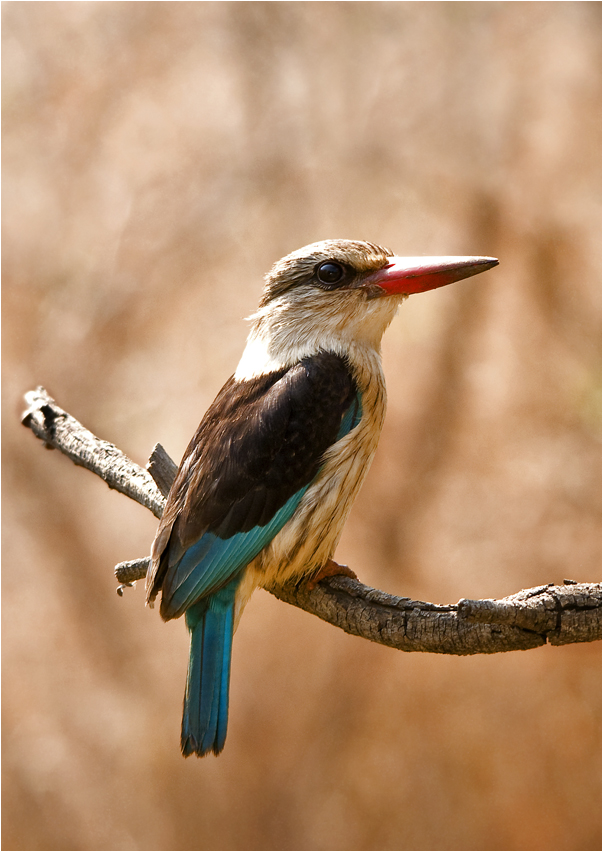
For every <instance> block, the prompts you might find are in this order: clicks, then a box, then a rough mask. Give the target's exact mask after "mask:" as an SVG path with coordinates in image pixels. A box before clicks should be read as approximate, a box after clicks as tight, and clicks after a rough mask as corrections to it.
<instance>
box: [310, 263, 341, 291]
mask: <svg viewBox="0 0 603 852" xmlns="http://www.w3.org/2000/svg"><path fill="white" fill-rule="evenodd" d="M343 275H344V270H343V267H342V266H340V265H339V264H338V263H334V262H333V261H332V260H327V261H326V263H321V264H320V266H319V267H318V269H317V270H316V276H317V278H318V280H319V281H320V282H321V284H327V285H330V286H333V284H338V283H339V282H340V281H341V279H342V278H343Z"/></svg>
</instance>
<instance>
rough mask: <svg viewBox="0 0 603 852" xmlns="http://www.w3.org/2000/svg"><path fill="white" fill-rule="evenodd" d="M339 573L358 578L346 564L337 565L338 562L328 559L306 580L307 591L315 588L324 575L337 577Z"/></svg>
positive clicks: (353, 578)
mask: <svg viewBox="0 0 603 852" xmlns="http://www.w3.org/2000/svg"><path fill="white" fill-rule="evenodd" d="M341 575H343V576H344V577H350V578H351V579H352V580H357V579H358V576H357V575H356V574H355V573H354V572H353V571H352V569H351V568H348V566H347V565H339V563H338V562H335V561H334V560H333V559H328V560H327V561H326V562H325V564H324V565H323V566H322V568H319V570H318V572H317V573H316V574H315V575H314V576H313V577H312V578H311V579H310V580H308V582H307V583H306V588H307V589H308V591H309V592H311V591H312V589H314V588H316V586H317V585H318V583H320V581H321V580H324V579H325V577H337V576H341Z"/></svg>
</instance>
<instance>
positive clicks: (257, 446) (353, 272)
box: [147, 240, 498, 757]
mask: <svg viewBox="0 0 603 852" xmlns="http://www.w3.org/2000/svg"><path fill="white" fill-rule="evenodd" d="M497 263H498V261H497V260H496V259H495V258H492V257H396V256H394V255H393V253H392V252H391V251H389V249H386V248H383V247H382V246H378V245H374V244H372V243H368V242H362V241H355V240H325V241H324V242H319V243H313V244H312V245H309V246H305V248H302V249H299V250H298V251H294V252H292V253H291V254H289V255H287V256H286V257H284V258H282V259H281V260H279V261H278V262H277V263H276V264H275V265H274V266H273V268H272V270H271V271H270V272H269V273H268V275H267V276H266V283H265V287H264V291H263V294H262V298H261V301H260V305H259V309H258V311H257V312H256V313H255V314H254V315H253V316H252V317H251V321H252V326H251V332H250V334H249V337H248V340H247V346H246V347H245V351H244V352H243V356H242V358H241V361H240V362H239V365H238V367H237V369H236V372H235V374H234V375H233V376H232V377H231V378H230V379H228V381H227V382H226V384H225V385H224V387H223V388H222V390H221V391H220V392H219V394H218V395H217V397H216V399H215V400H214V402H213V403H212V405H211V406H210V407H209V409H208V411H207V413H206V414H205V416H204V418H203V420H202V421H201V424H200V426H199V428H198V429H197V432H196V433H195V435H194V437H193V439H192V441H191V442H190V444H189V445H188V448H187V450H186V452H185V454H184V457H183V459H182V462H181V463H180V467H179V468H178V473H177V475H176V478H175V480H174V483H173V485H172V488H171V490H170V493H169V496H168V498H167V502H166V505H165V510H164V513H163V517H162V519H161V522H160V524H159V529H158V530H157V535H156V536H155V540H154V542H153V546H152V552H151V565H150V567H149V571H148V575H147V601H148V603H149V604H150V605H152V604H153V601H154V600H155V598H156V596H157V594H158V593H159V592H160V591H161V606H160V613H161V616H162V618H163V619H165V620H166V621H167V620H168V619H171V618H179V617H180V616H181V615H185V620H186V625H187V627H188V629H189V632H190V660H189V666H188V676H187V682H186V692H185V696H184V713H183V719H182V738H181V746H182V753H183V754H184V756H185V757H186V756H188V755H189V754H193V753H195V754H197V755H198V756H202V755H204V754H207V753H208V752H210V751H213V752H214V753H215V754H219V753H220V751H222V749H223V747H224V741H225V739H226V728H227V723H228V691H229V680H230V660H231V648H232V638H233V633H234V631H235V630H236V627H237V624H238V621H239V618H240V616H241V613H242V611H243V608H244V606H245V604H246V603H247V601H248V600H249V598H250V596H251V594H252V592H253V591H254V589H255V588H256V587H258V586H263V587H272V586H275V585H281V584H283V583H287V582H291V581H293V582H300V581H313V582H317V581H318V580H319V579H320V578H321V577H323V576H327V575H329V574H336V573H342V571H344V569H343V568H342V567H341V566H338V565H337V564H336V563H335V562H333V561H332V556H333V553H334V550H335V547H336V545H337V542H338V540H339V537H340V535H341V531H342V527H343V524H344V522H345V519H346V518H347V516H348V513H349V511H350V508H351V506H352V503H353V502H354V499H355V497H356V495H357V493H358V489H359V488H360V486H361V484H362V481H363V479H364V477H365V475H366V473H367V470H368V468H369V465H370V463H371V460H372V458H373V455H374V453H375V449H376V447H377V443H378V441H379V434H380V432H381V427H382V424H383V419H384V416H385V381H384V377H383V371H382V368H381V354H380V349H381V338H382V336H383V333H384V331H385V329H386V328H387V326H388V325H389V324H390V322H391V321H392V319H393V317H394V315H395V314H396V311H397V310H398V307H399V306H400V304H401V303H402V302H403V301H404V299H406V297H407V296H409V295H410V294H412V293H421V292H424V291H425V290H432V289H434V288H436V287H442V286H443V285H444V284H450V283H451V282H453V281H459V280H460V279H462V278H468V277H469V276H471V275H476V274H477V273H479V272H484V271H485V270H486V269H490V268H491V267H493V266H496V264H497Z"/></svg>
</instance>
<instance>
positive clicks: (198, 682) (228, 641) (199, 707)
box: [181, 575, 241, 757]
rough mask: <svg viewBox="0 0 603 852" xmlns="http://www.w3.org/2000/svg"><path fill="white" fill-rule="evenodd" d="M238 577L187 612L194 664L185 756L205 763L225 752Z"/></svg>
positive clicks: (190, 673) (185, 726) (188, 694)
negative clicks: (206, 756)
mask: <svg viewBox="0 0 603 852" xmlns="http://www.w3.org/2000/svg"><path fill="white" fill-rule="evenodd" d="M240 579H241V578H240V575H237V576H236V577H235V578H234V579H233V580H231V581H230V583H228V584H227V585H226V586H224V587H223V588H222V589H219V590H218V591H217V592H214V594H213V595H210V596H209V597H207V598H203V599H202V600H200V601H198V602H197V603H196V604H194V605H193V606H192V607H190V608H189V609H188V610H187V611H186V625H187V627H188V629H189V631H190V637H191V644H190V658H189V665H188V676H187V680H186V692H185V693H184V712H183V715H182V738H181V747H182V754H183V755H184V756H185V757H188V755H189V754H197V755H198V756H199V757H202V756H203V755H204V754H208V753H209V752H210V751H213V752H214V754H219V753H220V752H221V751H222V749H223V748H224V742H225V740H226V728H227V725H228V692H229V682H230V659H231V649H232V635H233V622H234V604H235V594H236V590H237V587H238V585H239V582H240Z"/></svg>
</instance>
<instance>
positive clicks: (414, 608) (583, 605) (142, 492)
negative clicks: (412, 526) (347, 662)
mask: <svg viewBox="0 0 603 852" xmlns="http://www.w3.org/2000/svg"><path fill="white" fill-rule="evenodd" d="M25 399H26V401H27V403H28V406H29V407H28V409H27V411H26V412H25V413H24V415H23V419H22V422H23V424H24V425H25V426H28V427H29V428H30V429H31V430H32V431H33V433H34V434H35V435H36V436H37V437H38V438H40V440H42V441H43V442H44V444H45V445H46V446H47V447H49V448H56V449H58V450H60V451H61V452H62V453H64V454H65V455H67V456H68V457H69V458H70V459H71V460H72V461H73V462H74V463H75V464H79V465H81V466H82V467H85V468H87V469H88V470H91V471H92V472H93V473H96V474H97V475H98V476H100V477H101V478H102V479H104V480H105V482H106V483H107V484H108V485H109V487H110V488H115V489H116V490H118V491H121V493H122V494H125V495H126V496H128V497H130V498H131V499H133V500H136V502H138V503H140V504H141V505H143V506H146V508H148V509H150V511H151V512H153V514H154V515H155V516H156V517H158V518H159V517H161V513H162V511H163V507H164V505H165V496H166V495H167V493H168V491H169V488H170V484H171V482H172V481H173V479H174V476H175V473H176V465H175V464H174V462H173V461H172V459H171V458H170V457H169V455H168V454H167V453H166V451H165V450H164V449H163V447H162V446H161V445H160V444H157V445H156V446H155V448H154V450H153V453H152V455H151V458H150V460H149V463H148V465H147V470H144V469H143V468H141V467H140V466H139V465H137V464H135V462H133V461H131V460H130V459H129V458H128V457H127V456H125V455H124V454H123V453H122V452H121V451H120V450H118V449H117V447H115V446H114V445H113V444H109V443H108V442H106V441H102V440H100V439H99V438H97V437H96V436H95V435H93V434H92V433H91V432H89V431H88V430H87V429H85V428H84V427H83V426H82V424H81V423H79V422H78V421H77V420H75V418H73V417H71V415H69V414H67V413H66V412H65V411H63V410H62V409H60V408H59V407H58V406H57V405H56V403H55V401H54V400H53V399H52V398H51V397H50V396H49V395H48V393H47V392H46V391H45V390H44V388H38V389H37V390H35V391H30V392H29V393H27V394H26V396H25ZM148 562H149V560H148V558H144V559H136V560H132V561H130V562H122V563H120V564H119V565H118V566H117V567H116V569H115V574H116V577H117V579H118V581H119V582H120V583H121V584H122V585H120V587H119V588H118V592H119V593H120V594H122V593H123V589H124V587H125V586H129V585H131V584H132V583H133V582H135V581H136V580H139V579H142V578H143V577H144V576H145V574H146V570H147V567H148ZM268 591H270V592H271V593H272V594H273V595H274V596H275V597H277V598H278V599H279V600H282V601H285V602H286V603H289V604H292V605H293V606H297V607H299V608H300V609H303V610H306V612H310V613H312V614H313V615H316V616H318V617H319V618H321V619H323V620H324V621H327V622H329V623H330V624H333V625H335V626H336V627H339V628H341V629H342V630H344V631H345V632H346V633H351V634H353V635H355V636H361V637H363V638H365V639H369V640H371V641H372V642H378V643H380V644H382V645H388V646H390V647H392V648H397V649H398V650H401V651H427V652H431V653H438V654H459V655H465V654H493V653H497V652H500V651H516V650H527V649H528V648H537V647H539V646H541V645H544V644H546V642H547V641H548V642H550V643H551V644H552V645H565V644H570V643H576V642H593V641H595V640H597V639H600V638H601V584H599V583H575V582H574V581H571V580H564V584H563V585H559V586H556V585H552V584H549V585H546V586H538V587H536V588H534V589H526V590H523V591H521V592H518V593H517V594H514V595H510V596H509V597H506V598H503V599H502V600H500V601H495V600H483V601H474V600H465V599H462V600H460V601H459V602H458V604H444V605H440V604H432V603H426V602H424V601H414V600H411V599H410V598H402V597H396V596H394V595H389V594H387V593H385V592H381V591H379V590H378V589H372V588H370V586H365V585H363V584H362V583H360V582H358V581H357V580H352V579H350V578H348V577H344V576H338V577H331V578H328V579H325V580H322V581H321V582H320V583H319V584H318V585H317V586H316V587H315V588H313V589H308V588H307V587H306V585H304V584H301V585H299V586H285V587H279V588H271V589H268Z"/></svg>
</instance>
